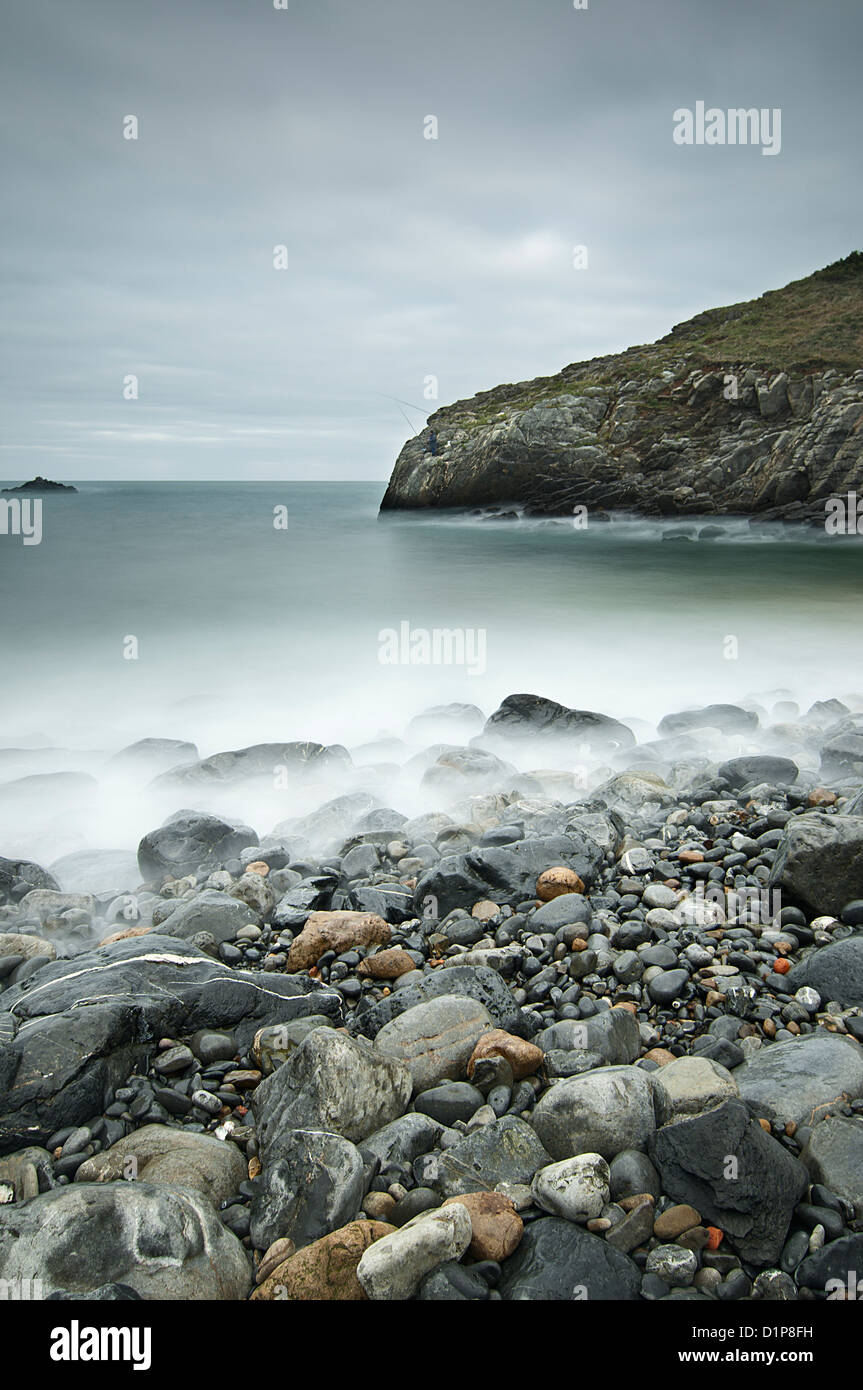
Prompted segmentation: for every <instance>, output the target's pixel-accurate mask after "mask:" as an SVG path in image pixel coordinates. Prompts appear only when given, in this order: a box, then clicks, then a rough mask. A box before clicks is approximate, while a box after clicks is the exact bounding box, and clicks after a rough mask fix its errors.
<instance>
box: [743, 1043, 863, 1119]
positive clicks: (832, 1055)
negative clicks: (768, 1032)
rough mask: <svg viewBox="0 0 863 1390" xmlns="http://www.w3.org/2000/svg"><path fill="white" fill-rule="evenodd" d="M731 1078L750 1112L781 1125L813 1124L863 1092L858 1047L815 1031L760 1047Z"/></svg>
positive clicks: (862, 1067) (862, 1061)
mask: <svg viewBox="0 0 863 1390" xmlns="http://www.w3.org/2000/svg"><path fill="white" fill-rule="evenodd" d="M734 1076H735V1080H736V1081H737V1084H738V1087H739V1090H740V1095H741V1097H742V1098H743V1100H745V1101H746V1103H747V1104H748V1106H749V1108H750V1110H752V1112H753V1114H756V1115H758V1116H759V1117H760V1116H763V1117H764V1118H766V1119H768V1120H776V1121H777V1122H778V1123H779V1124H782V1125H786V1124H796V1125H812V1124H814V1123H815V1122H816V1121H817V1120H818V1119H819V1118H821V1117H823V1114H824V1112H825V1111H827V1110H831V1109H832V1110H835V1109H836V1108H837V1106H839V1105H841V1104H842V1103H843V1101H844V1100H845V1099H850V1100H856V1099H858V1098H859V1097H861V1096H863V1046H861V1045H860V1043H858V1042H855V1041H854V1039H853V1038H848V1037H844V1036H842V1035H841V1034H838V1033H827V1032H826V1031H824V1030H823V1029H819V1030H818V1031H817V1032H815V1033H809V1034H807V1035H806V1036H805V1037H801V1038H794V1039H790V1040H789V1041H787V1042H777V1043H773V1044H772V1045H771V1046H770V1047H762V1048H761V1049H760V1050H759V1051H758V1052H756V1053H755V1054H754V1055H753V1056H751V1057H750V1058H749V1060H748V1061H746V1062H744V1063H743V1065H742V1066H740V1067H737V1068H736V1069H735V1073H734Z"/></svg>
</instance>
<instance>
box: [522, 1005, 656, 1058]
mask: <svg viewBox="0 0 863 1390" xmlns="http://www.w3.org/2000/svg"><path fill="white" fill-rule="evenodd" d="M533 1042H534V1043H536V1046H537V1047H541V1048H542V1050H543V1052H551V1051H552V1050H553V1049H558V1048H559V1049H561V1050H563V1051H566V1052H571V1051H572V1050H573V1049H575V1048H581V1049H583V1050H584V1051H585V1052H594V1053H596V1054H597V1056H599V1057H601V1058H602V1060H603V1061H604V1062H608V1063H609V1065H610V1066H627V1065H628V1064H629V1063H630V1062H634V1061H636V1059H637V1058H638V1054H639V1052H640V1051H641V1034H640V1033H639V1031H638V1019H637V1018H636V1017H635V1015H634V1014H631V1013H630V1012H629V1010H628V1009H604V1010H603V1011H602V1013H598V1014H594V1015H593V1017H592V1018H584V1019H571V1018H567V1019H561V1020H560V1022H558V1023H552V1024H551V1025H550V1026H549V1027H548V1028H543V1029H542V1031H541V1032H540V1033H537V1035H536V1037H535V1038H533Z"/></svg>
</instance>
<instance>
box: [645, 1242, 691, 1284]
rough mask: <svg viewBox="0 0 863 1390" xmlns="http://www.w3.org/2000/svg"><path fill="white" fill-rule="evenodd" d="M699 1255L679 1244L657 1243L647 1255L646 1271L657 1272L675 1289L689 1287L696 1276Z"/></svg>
mask: <svg viewBox="0 0 863 1390" xmlns="http://www.w3.org/2000/svg"><path fill="white" fill-rule="evenodd" d="M697 1269H698V1256H697V1255H696V1254H695V1253H694V1252H693V1251H692V1250H684V1249H682V1247H681V1246H679V1245H657V1246H656V1248H655V1249H654V1250H651V1252H650V1254H649V1255H648V1257H647V1264H646V1265H645V1271H646V1273H647V1274H656V1275H658V1276H659V1278H660V1279H662V1280H664V1282H665V1283H666V1284H668V1285H669V1286H670V1287H671V1288H673V1289H678V1288H687V1287H688V1286H689V1285H690V1284H691V1283H692V1281H693V1279H694V1278H695V1274H696V1271H697Z"/></svg>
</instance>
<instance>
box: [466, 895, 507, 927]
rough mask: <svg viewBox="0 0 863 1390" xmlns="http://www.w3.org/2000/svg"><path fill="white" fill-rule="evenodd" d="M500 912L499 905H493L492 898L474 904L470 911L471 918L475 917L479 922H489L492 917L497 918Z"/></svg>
mask: <svg viewBox="0 0 863 1390" xmlns="http://www.w3.org/2000/svg"><path fill="white" fill-rule="evenodd" d="M499 912H500V908H499V907H498V905H497V903H493V902H492V901H491V899H490V898H483V899H482V901H481V902H478V903H474V905H473V907H472V908H471V910H470V915H471V917H475V918H476V919H477V921H478V922H488V921H489V920H490V919H491V918H492V917H496V916H497V914H498V913H499Z"/></svg>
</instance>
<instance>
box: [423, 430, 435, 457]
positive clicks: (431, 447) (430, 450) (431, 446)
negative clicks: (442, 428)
mask: <svg viewBox="0 0 863 1390" xmlns="http://www.w3.org/2000/svg"><path fill="white" fill-rule="evenodd" d="M426 453H427V454H431V455H432V458H434V456H435V455H436V454H437V433H436V431H435V430H431V432H430V433H429V437H428V444H427V445H426Z"/></svg>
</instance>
